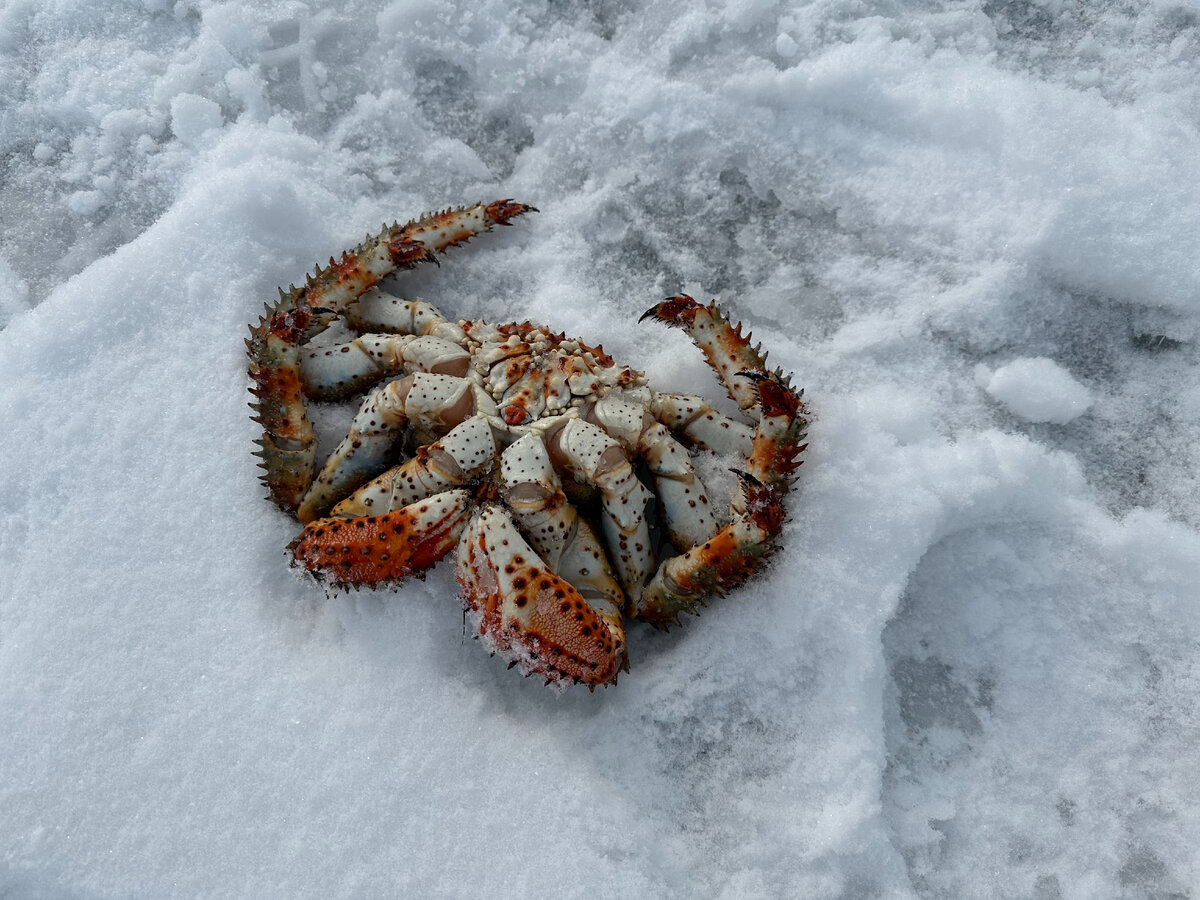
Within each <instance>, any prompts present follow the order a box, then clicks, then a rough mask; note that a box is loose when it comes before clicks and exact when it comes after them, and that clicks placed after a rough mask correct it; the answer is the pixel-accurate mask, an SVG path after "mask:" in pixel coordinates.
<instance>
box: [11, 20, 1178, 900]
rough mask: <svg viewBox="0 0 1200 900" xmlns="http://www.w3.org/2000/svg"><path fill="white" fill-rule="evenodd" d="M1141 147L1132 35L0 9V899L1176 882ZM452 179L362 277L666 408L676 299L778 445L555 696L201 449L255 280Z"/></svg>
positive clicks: (1170, 602)
mask: <svg viewBox="0 0 1200 900" xmlns="http://www.w3.org/2000/svg"><path fill="white" fill-rule="evenodd" d="M1198 114H1200V7H1198V6H1197V4H1195V3H1193V2H1187V3H1185V2H1177V0H1150V2H1138V0H1103V2H1097V3H1087V4H1084V3H1071V2H1039V3H1032V4H1031V3H1021V2H1015V0H1014V2H1007V0H1001V2H994V0H988V2H983V0H934V2H927V3H921V4H903V3H894V2H888V0H877V2H859V0H813V2H809V3H797V2H788V0H719V2H706V3H685V2H681V0H664V2H659V3H653V4H648V3H640V2H637V0H604V2H593V3H584V2H565V3H554V4H541V3H532V2H521V0H519V2H511V0H506V2H500V0H482V2H473V3H461V2H455V0H451V2H446V3H432V2H424V0H401V2H396V3H391V4H386V3H367V2H351V3H348V4H322V3H319V2H316V0H310V2H306V3H302V2H296V0H273V2H258V3H237V4H235V3H224V2H217V0H181V2H178V3H168V2H160V0H146V2H141V3H134V2H129V3H124V4H107V5H103V6H97V5H95V4H84V3H81V2H79V0H53V2H33V0H14V2H10V3H8V4H5V5H3V6H2V7H0V150H2V152H3V160H4V162H3V168H2V169H0V171H2V172H3V178H0V213H2V214H0V329H2V330H0V422H3V424H4V426H5V427H3V428H2V429H0V442H2V443H0V448H2V449H0V460H2V462H3V464H2V465H0V513H2V515H0V571H2V572H3V573H4V574H3V576H0V760H3V761H4V764H3V766H0V809H2V810H3V815H0V895H4V896H13V897H26V896H30V897H53V898H67V897H71V898H75V897H133V896H147V897H193V896H254V897H305V896H314V897H315V896H320V897H352V896H353V897H358V896H410V897H461V896H493V897H523V896H543V895H546V894H548V893H554V894H556V895H559V896H564V897H582V896H589V897H594V896H598V897H680V898H697V897H712V898H744V897H806V898H807V897H845V898H852V897H853V898H857V897H993V896H994V897H1001V896H1003V897H1010V896H1020V897H1036V898H1055V897H1061V898H1095V897H1142V896H1194V895H1196V894H1197V893H1200V855H1198V854H1197V851H1196V847H1197V846H1200V814H1198V813H1197V810H1200V787H1198V786H1197V782H1196V779H1195V778H1194V777H1192V772H1193V770H1194V768H1195V760H1196V749H1195V748H1196V747H1197V745H1198V743H1200V708H1198V707H1197V700H1196V697H1197V696H1200V665H1198V663H1197V659H1198V656H1197V647H1198V643H1197V642H1198V634H1200V609H1198V591H1197V587H1196V586H1197V585H1198V584H1200V474H1198V473H1200V426H1198V424H1197V422H1198V419H1197V414H1198V412H1200V392H1198V390H1197V384H1198V377H1197V376H1198V374H1200V352H1198V343H1197V342H1198V340H1200V299H1198V298H1200V262H1197V260H1200V227H1197V226H1198V225H1200V132H1198V130H1197V128H1196V124H1195V123H1196V122H1197V121H1198V119H1197V116H1198ZM499 197H516V198H518V199H520V200H523V201H526V202H530V203H533V204H534V205H536V206H538V207H539V208H540V209H541V210H542V212H541V213H540V214H539V215H538V216H530V217H525V218H524V219H522V220H521V221H520V222H519V223H518V225H516V226H515V227H513V228H511V229H504V230H503V231H498V232H497V233H495V234H491V235H487V236H485V237H483V238H481V239H479V240H478V241H476V242H474V243H473V244H472V245H471V246H470V247H468V248H464V249H458V250H455V251H452V253H451V254H450V255H449V256H447V258H446V259H445V260H444V263H443V265H442V266H441V267H440V268H437V269H435V268H434V267H428V269H421V270H417V271H414V272H412V273H410V277H407V278H405V279H403V280H402V281H400V282H399V283H398V284H397V285H396V289H398V290H402V291H403V292H405V293H407V294H409V295H410V296H421V297H424V298H426V299H428V300H430V301H431V302H434V303H436V304H438V305H439V306H441V307H442V308H443V309H445V310H447V311H448V312H450V313H452V314H455V315H459V316H464V317H483V318H488V319H493V320H510V319H517V320H522V319H525V318H528V319H530V320H532V321H535V322H544V323H546V324H548V325H551V326H553V327H554V328H556V329H561V330H563V331H566V332H568V333H572V334H579V335H581V336H583V337H585V338H586V339H588V340H593V341H596V340H600V341H603V343H604V347H605V349H606V350H607V351H608V352H610V353H612V354H613V355H614V356H616V357H617V358H618V359H621V360H623V361H628V362H630V363H633V364H636V365H639V366H642V367H644V368H645V369H646V370H647V372H648V374H649V375H650V377H651V378H652V380H653V381H654V383H655V384H656V386H658V387H660V388H662V389H673V390H684V391H689V392H701V393H705V394H706V395H709V396H714V397H715V396H716V395H717V389H716V387H715V385H714V383H713V382H712V379H711V375H710V373H709V370H708V369H707V367H706V366H705V365H704V363H703V361H702V360H701V358H700V356H699V354H698V353H697V352H696V351H695V350H694V349H693V348H692V347H691V346H690V345H689V344H688V343H687V341H686V339H684V338H683V337H682V335H679V334H678V333H674V332H670V331H666V330H665V329H663V328H662V327H661V326H658V325H654V324H653V323H644V324H642V325H638V324H637V323H636V320H637V318H638V316H639V315H640V314H641V313H642V312H643V311H644V310H645V309H647V308H648V307H649V306H651V305H652V304H653V303H655V302H657V301H658V300H659V299H661V298H662V297H663V296H666V295H668V294H670V293H674V292H677V291H679V290H687V291H688V292H690V293H693V294H696V295H697V296H702V297H704V298H706V299H707V298H709V297H714V296H715V297H719V298H720V299H721V301H722V303H723V304H725V305H727V306H728V307H729V308H730V309H731V310H733V311H734V313H735V314H736V315H737V316H738V317H739V318H741V319H742V321H743V322H744V323H745V324H746V326H747V327H748V328H750V329H752V330H753V332H754V337H755V339H756V340H758V341H761V342H762V344H763V346H764V347H765V348H767V349H769V351H770V354H771V362H772V364H774V365H778V366H781V367H782V368H783V369H785V370H787V371H790V372H793V373H795V379H796V382H797V383H798V384H800V385H803V386H804V387H805V388H806V397H807V398H808V399H809V400H810V401H811V403H812V406H813V409H814V411H815V414H816V421H815V422H814V425H813V427H812V429H811V435H810V442H811V449H810V451H809V453H808V456H807V460H806V462H805V464H804V466H803V467H802V469H801V473H800V474H801V478H800V481H799V483H798V485H797V490H796V492H795V494H794V495H793V496H792V497H791V498H790V499H789V501H788V502H789V511H790V514H791V520H790V522H789V523H788V525H787V526H786V528H785V533H784V540H783V541H782V544H781V547H780V549H779V550H778V552H777V553H776V554H775V556H774V558H773V560H772V562H771V564H770V566H769V567H768V568H767V569H766V571H765V572H764V573H763V574H762V575H761V577H759V578H757V579H755V580H754V581H753V582H751V583H750V584H748V585H746V586H745V587H744V588H743V589H741V590H739V591H737V592H735V593H733V594H731V595H730V596H729V597H727V598H724V599H721V600H716V601H714V602H713V603H711V604H710V606H709V607H708V608H707V609H706V610H705V611H704V614H703V615H702V616H700V617H698V618H691V619H690V620H689V621H687V623H686V626H685V627H684V628H683V629H681V630H675V631H672V632H670V633H669V634H665V635H663V634H659V633H656V632H654V631H653V630H651V629H649V628H647V627H645V626H638V625H635V626H633V627H632V628H631V630H630V650H631V660H632V666H633V669H632V671H631V672H630V673H629V675H628V676H623V677H622V679H621V682H620V684H619V685H618V686H616V687H615V688H609V689H607V690H602V691H597V692H596V693H595V694H589V693H588V692H586V691H579V692H576V691H568V692H566V693H565V694H563V695H562V696H558V695H556V694H555V693H554V692H553V691H550V690H546V689H544V688H543V687H542V686H541V684H540V683H534V680H533V679H529V680H523V679H521V678H519V677H516V674H515V672H507V671H505V669H504V666H503V664H502V663H501V662H500V661H499V660H497V659H490V658H489V657H488V656H487V654H486V653H484V652H482V651H481V649H480V647H479V646H478V644H477V642H474V641H470V640H465V639H464V634H463V624H462V615H461V612H460V609H459V606H458V602H457V600H456V599H455V597H454V594H455V586H454V583H453V579H452V576H451V574H450V571H449V567H448V566H443V567H440V568H439V569H437V570H436V571H435V572H433V573H431V574H430V576H429V577H428V578H427V579H426V580H425V581H424V582H420V581H413V582H412V583H410V584H405V585H404V586H403V587H402V588H401V589H400V590H398V591H396V592H394V593H379V594H376V593H373V592H362V593H356V594H352V595H335V596H332V597H327V596H326V595H325V594H324V592H323V591H322V590H321V589H320V588H319V587H318V586H317V585H315V584H312V583H310V582H307V581H304V580H302V579H299V578H297V577H295V574H294V573H292V572H290V571H289V570H288V568H287V566H286V558H285V556H284V553H283V547H284V546H285V545H286V544H287V542H288V541H289V540H290V539H291V537H292V536H293V535H294V533H295V530H296V525H295V523H294V522H292V521H290V520H289V519H288V518H287V517H286V516H284V515H283V514H282V513H280V512H279V511H277V510H276V509H275V508H274V507H272V506H271V505H270V504H268V503H267V502H266V501H264V500H263V499H262V497H261V489H260V487H259V485H258V483H257V480H256V474H257V470H256V469H255V467H254V460H253V458H252V457H251V456H250V450H251V449H252V445H251V441H252V439H253V438H254V437H255V436H256V435H255V427H254V425H253V424H252V423H251V422H250V421H249V419H248V418H247V414H248V411H247V409H246V406H245V404H246V402H247V400H248V399H249V397H248V394H247V392H246V388H247V379H246V374H245V359H244V351H243V348H242V340H241V339H242V337H243V336H244V334H245V325H246V323H248V322H250V321H252V320H254V319H255V318H256V316H257V314H258V312H259V310H260V309H261V306H260V303H261V302H262V301H264V300H267V299H269V298H271V297H273V295H274V291H275V288H276V286H277V285H287V284H289V283H291V282H295V281H299V280H301V279H302V278H303V276H304V274H305V272H306V271H311V268H312V266H313V264H314V263H315V262H317V261H320V260H325V259H327V258H328V257H329V256H330V255H331V254H333V253H335V252H337V251H339V250H341V249H342V248H344V247H347V246H349V245H351V244H353V243H354V242H355V241H357V240H359V239H360V238H361V237H362V235H363V234H364V233H366V232H367V231H368V230H372V229H375V228H377V227H378V224H379V223H380V222H381V221H383V220H384V219H387V220H388V221H389V222H390V221H391V220H392V219H393V218H396V217H406V216H410V215H413V214H417V213H420V212H422V211H425V210H428V209H432V208H435V207H444V206H446V205H449V204H455V203H465V202H474V201H476V200H481V199H486V200H491V199H495V198H499ZM1089 404H1090V405H1089ZM724 408H728V406H725V407H724ZM346 420H347V416H346V415H345V414H344V413H343V412H328V413H325V412H324V411H322V416H321V421H322V424H325V425H327V426H328V427H329V428H331V429H332V428H335V427H337V426H338V424H339V423H341V424H342V426H343V427H344V423H345V421H346ZM703 469H704V467H702V470H703Z"/></svg>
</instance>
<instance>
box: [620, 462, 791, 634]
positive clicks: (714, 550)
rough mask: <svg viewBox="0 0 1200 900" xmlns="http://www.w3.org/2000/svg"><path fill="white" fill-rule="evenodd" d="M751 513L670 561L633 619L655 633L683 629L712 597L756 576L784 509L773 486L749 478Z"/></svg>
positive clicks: (648, 587)
mask: <svg viewBox="0 0 1200 900" xmlns="http://www.w3.org/2000/svg"><path fill="white" fill-rule="evenodd" d="M738 475H739V477H740V478H741V480H742V490H743V493H744V495H745V507H746V512H745V514H744V515H742V516H740V517H739V518H738V519H737V520H736V521H734V522H733V523H731V524H729V525H726V526H725V527H724V528H722V529H721V530H720V531H718V532H717V533H716V534H714V535H713V536H712V537H711V538H710V539H709V540H707V541H705V542H704V543H703V544H697V545H696V546H695V547H693V548H692V549H691V550H689V551H688V552H687V553H684V554H682V555H680V556H673V557H671V558H670V559H668V560H665V561H664V562H663V564H662V565H661V566H659V569H658V571H657V572H655V573H654V577H653V578H652V579H650V583H649V584H647V585H646V589H645V590H644V591H643V592H642V594H641V595H640V597H639V598H638V600H637V602H636V603H635V604H634V608H633V610H632V611H631V613H632V615H635V616H636V617H637V618H639V619H642V620H644V621H646V622H649V623H650V624H651V625H653V626H654V627H655V628H663V629H665V628H667V626H668V625H678V624H679V614H680V613H681V612H695V611H696V606H697V604H699V603H702V602H703V600H704V598H705V597H706V596H708V595H709V594H713V593H716V594H723V593H724V592H725V591H727V590H729V589H730V588H732V587H735V586H736V585H738V584H740V583H741V582H742V581H744V580H745V579H746V578H747V577H749V576H750V575H752V574H753V573H754V571H755V569H756V566H757V560H758V558H759V557H761V556H763V555H765V554H766V553H767V552H768V551H769V550H770V541H771V539H772V538H773V537H775V536H776V535H777V534H779V530H780V528H782V526H783V504H782V502H781V500H780V498H779V497H778V496H777V495H776V494H775V492H774V491H772V490H771V489H770V488H769V487H767V486H766V485H764V484H760V483H759V482H758V481H755V480H754V479H753V478H752V477H751V476H749V475H746V474H745V473H741V472H739V473H738Z"/></svg>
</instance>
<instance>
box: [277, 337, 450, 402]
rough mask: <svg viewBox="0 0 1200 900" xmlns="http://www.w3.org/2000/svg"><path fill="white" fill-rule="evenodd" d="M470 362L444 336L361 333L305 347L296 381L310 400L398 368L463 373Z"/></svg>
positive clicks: (343, 393)
mask: <svg viewBox="0 0 1200 900" xmlns="http://www.w3.org/2000/svg"><path fill="white" fill-rule="evenodd" d="M470 363H471V354H470V353H469V352H467V351H466V350H465V349H463V348H462V347H460V346H459V345H458V344H456V343H454V342H453V341H448V340H446V339H445V338H439V337H431V336H420V337H417V336H414V335H411V334H364V335H361V336H359V337H357V338H355V339H354V340H352V341H348V342H346V343H344V344H334V345H333V346H331V347H322V348H321V349H319V350H305V351H304V353H303V354H302V355H301V357H300V381H301V383H302V384H303V385H304V393H305V394H307V395H308V396H309V397H312V398H313V399H315V400H344V399H345V398H347V397H352V396H354V395H355V394H357V393H360V392H362V391H363V390H365V389H367V388H368V387H370V386H371V385H373V384H375V383H376V382H378V381H380V380H382V379H384V378H387V377H388V376H390V375H397V374H399V373H400V372H433V373H435V374H438V375H456V376H458V377H462V376H463V375H466V374H467V369H468V368H470Z"/></svg>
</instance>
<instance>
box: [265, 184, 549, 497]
mask: <svg viewBox="0 0 1200 900" xmlns="http://www.w3.org/2000/svg"><path fill="white" fill-rule="evenodd" d="M531 211H533V207H531V206H526V205H524V204H521V203H514V202H512V201H511V200H497V201H496V202H494V203H490V204H486V205H485V204H482V203H480V204H476V205H475V206H471V207H466V208H462V209H453V210H446V211H445V212H441V213H434V214H430V215H428V216H424V217H423V218H420V219H417V220H415V221H412V222H409V223H408V224H406V225H403V226H401V225H393V226H391V227H390V228H387V227H385V228H383V229H382V230H381V231H380V232H379V233H378V234H376V235H375V236H373V237H371V236H368V237H367V239H366V240H365V241H364V242H363V243H362V244H360V245H359V246H357V247H355V248H354V250H352V251H351V252H349V253H343V254H342V258H341V260H340V261H337V262H333V261H331V262H330V264H329V266H327V267H326V268H324V269H322V268H318V269H317V270H316V272H314V274H313V275H311V276H310V277H309V278H308V280H307V281H306V282H305V284H304V286H303V287H300V288H296V287H294V286H293V287H291V288H290V289H289V290H288V291H282V290H281V291H280V292H279V302H278V303H276V304H275V305H274V306H268V307H267V308H266V310H265V314H264V316H263V318H262V319H260V320H259V322H258V325H257V326H251V334H250V338H249V340H248V341H247V342H246V350H247V353H248V355H249V357H250V364H249V372H250V378H251V380H252V381H253V382H254V387H253V388H252V392H253V393H254V395H255V397H257V398H258V400H257V401H256V402H255V403H254V404H253V405H254V409H255V418H256V420H258V421H261V423H262V425H263V436H262V439H261V440H262V446H263V460H264V464H265V466H266V469H267V473H266V476H265V478H264V479H263V480H264V482H265V483H266V485H267V487H268V489H269V491H270V497H271V499H272V500H273V501H275V503H276V504H278V505H279V506H280V507H282V508H283V509H287V510H295V509H297V508H298V507H299V506H300V503H301V502H302V500H303V499H304V494H305V491H306V490H307V489H308V486H309V482H310V481H311V480H312V476H313V471H314V468H315V456H316V436H315V435H314V434H313V429H312V424H311V423H310V422H309V420H308V417H307V414H306V405H305V400H304V394H303V392H302V391H301V390H300V374H299V373H300V345H301V344H304V343H306V342H307V341H309V340H311V339H312V338H313V337H314V336H316V335H317V334H319V333H320V332H321V331H323V330H324V329H326V328H328V327H329V325H330V323H331V322H333V320H334V319H335V318H336V317H337V316H339V315H341V314H342V313H344V312H345V310H346V308H347V307H348V306H349V305H350V304H351V303H353V302H354V301H355V300H356V299H357V298H358V297H359V296H361V295H362V294H363V292H365V291H366V290H368V289H369V288H371V287H373V286H374V285H376V284H377V283H378V282H379V281H380V279H382V278H384V277H385V276H387V275H390V274H392V273H393V272H395V271H396V270H397V269H401V268H410V267H411V266H414V265H416V264H417V263H419V262H422V261H424V260H429V259H434V258H435V257H434V254H435V253H438V252H443V251H445V250H446V249H448V248H449V247H452V246H454V245H456V244H461V243H463V242H464V241H466V240H468V239H469V238H471V237H472V236H474V235H476V234H480V233H482V232H484V231H488V230H490V229H491V227H492V226H493V225H505V224H508V222H509V220H511V219H513V218H515V217H516V216H519V215H521V214H522V213H525V212H531Z"/></svg>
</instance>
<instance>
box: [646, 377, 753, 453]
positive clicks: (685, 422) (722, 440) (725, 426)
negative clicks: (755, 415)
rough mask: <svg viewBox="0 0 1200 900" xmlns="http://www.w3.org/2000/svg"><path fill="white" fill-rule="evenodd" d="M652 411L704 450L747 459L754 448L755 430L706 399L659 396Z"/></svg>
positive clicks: (653, 402)
mask: <svg viewBox="0 0 1200 900" xmlns="http://www.w3.org/2000/svg"><path fill="white" fill-rule="evenodd" d="M650 411H651V413H652V414H653V415H654V417H655V418H656V419H658V421H660V422H662V423H663V424H664V425H666V426H667V427H668V428H670V429H671V430H672V431H673V432H675V433H676V434H678V435H679V436H680V437H682V438H684V440H686V441H688V442H689V443H690V444H691V445H692V446H693V447H696V448H698V449H700V450H711V451H712V452H713V453H719V454H730V453H737V454H739V455H740V456H741V457H742V458H743V459H744V458H745V457H747V456H749V455H750V451H751V449H753V447H754V429H753V428H751V427H750V426H749V425H746V424H743V423H742V422H739V421H737V420H736V419H731V418H729V416H726V415H724V414H722V413H719V412H717V410H715V409H713V407H712V404H710V403H709V402H708V401H707V400H705V399H704V398H703V397H697V396H695V395H694V394H659V393H655V394H654V396H653V398H652V399H651V404H650Z"/></svg>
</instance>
